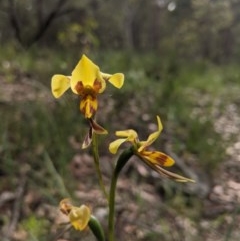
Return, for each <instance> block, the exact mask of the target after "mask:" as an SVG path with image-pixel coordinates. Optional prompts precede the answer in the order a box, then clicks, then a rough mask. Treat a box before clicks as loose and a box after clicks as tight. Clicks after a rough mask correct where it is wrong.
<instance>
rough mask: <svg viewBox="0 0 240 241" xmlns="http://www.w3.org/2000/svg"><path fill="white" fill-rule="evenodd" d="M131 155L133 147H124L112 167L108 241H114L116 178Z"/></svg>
mask: <svg viewBox="0 0 240 241" xmlns="http://www.w3.org/2000/svg"><path fill="white" fill-rule="evenodd" d="M132 155H133V148H129V149H126V150H125V151H124V152H122V154H121V155H120V156H119V158H118V161H117V165H116V167H115V169H114V172H113V176H112V180H111V186H110V194H109V216H108V241H114V240H115V236H114V212H115V191H116V186H117V180H118V176H119V173H120V172H121V170H122V168H123V167H124V166H125V164H126V163H127V161H128V160H129V159H130V158H131V157H132Z"/></svg>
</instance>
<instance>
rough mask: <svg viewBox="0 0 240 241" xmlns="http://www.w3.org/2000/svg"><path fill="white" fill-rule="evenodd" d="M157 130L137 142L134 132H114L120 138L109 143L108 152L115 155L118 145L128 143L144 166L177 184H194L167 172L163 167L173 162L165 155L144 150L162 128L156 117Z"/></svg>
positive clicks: (130, 130)
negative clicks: (144, 139) (145, 138)
mask: <svg viewBox="0 0 240 241" xmlns="http://www.w3.org/2000/svg"><path fill="white" fill-rule="evenodd" d="M157 123H158V130H157V131H155V132H153V133H152V134H150V135H149V136H148V138H147V140H146V141H139V139H138V134H137V133H136V131H134V130H132V129H129V130H124V131H116V133H115V134H116V136H118V137H121V138H120V139H117V140H115V141H113V142H112V143H110V145H109V151H110V152H111V153H112V154H116V153H117V151H118V149H119V147H120V145H121V144H123V143H124V142H130V143H132V145H133V146H134V149H135V155H137V156H138V157H139V158H140V159H141V160H142V161H143V162H144V163H145V164H147V165H148V166H149V167H151V168H152V169H153V170H155V171H156V172H158V173H159V174H161V175H163V176H166V177H169V178H172V179H174V180H176V181H179V182H189V181H190V182H194V181H193V180H191V179H188V178H185V177H182V176H180V175H178V174H175V173H172V172H169V171H167V170H165V169H163V168H162V166H163V167H169V166H172V165H173V164H174V163H175V162H174V160H173V159H172V158H171V157H170V156H168V155H167V154H165V153H163V152H160V151H148V150H146V148H147V147H149V146H150V145H151V144H152V143H153V142H154V141H155V140H156V139H157V138H158V137H159V135H160V133H161V131H162V129H163V126H162V123H161V120H160V117H159V116H157Z"/></svg>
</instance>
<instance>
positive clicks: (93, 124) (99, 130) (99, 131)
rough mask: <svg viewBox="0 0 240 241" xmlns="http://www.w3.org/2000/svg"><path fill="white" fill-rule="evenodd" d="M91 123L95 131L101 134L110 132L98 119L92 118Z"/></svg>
mask: <svg viewBox="0 0 240 241" xmlns="http://www.w3.org/2000/svg"><path fill="white" fill-rule="evenodd" d="M89 121H90V125H91V127H92V129H93V132H95V133H96V134H99V135H105V134H108V131H107V130H106V129H104V128H103V127H102V126H100V125H99V124H98V123H97V122H96V121H94V120H93V119H92V118H91V119H89Z"/></svg>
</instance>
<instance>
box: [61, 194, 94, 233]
mask: <svg viewBox="0 0 240 241" xmlns="http://www.w3.org/2000/svg"><path fill="white" fill-rule="evenodd" d="M59 208H60V211H61V212H62V213H64V214H65V215H67V216H68V218H69V221H70V223H71V224H72V226H73V227H74V228H75V229H76V230H79V231H82V230H84V229H85V228H86V227H87V226H88V222H89V220H90V218H91V211H90V209H89V207H88V206H86V205H81V206H80V207H75V206H73V205H72V204H71V202H70V200H69V199H67V198H66V199H63V200H62V201H61V202H60V204H59Z"/></svg>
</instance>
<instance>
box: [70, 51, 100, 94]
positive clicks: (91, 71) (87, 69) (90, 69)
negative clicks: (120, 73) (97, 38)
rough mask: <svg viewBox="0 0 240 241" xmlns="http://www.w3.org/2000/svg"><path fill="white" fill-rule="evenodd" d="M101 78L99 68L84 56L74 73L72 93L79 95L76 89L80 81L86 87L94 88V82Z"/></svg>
mask: <svg viewBox="0 0 240 241" xmlns="http://www.w3.org/2000/svg"><path fill="white" fill-rule="evenodd" d="M99 77H100V78H101V75H100V70H99V67H98V66H97V65H95V64H94V63H93V62H92V61H91V60H90V59H89V58H88V57H87V56H86V55H83V56H82V58H81V59H80V61H79V62H78V64H77V66H76V67H75V69H74V70H73V72H72V81H71V88H72V91H73V92H74V93H76V94H77V92H76V89H75V87H76V85H77V83H78V82H79V81H81V82H82V83H83V85H84V86H87V85H88V86H91V87H92V86H93V83H94V81H95V80H96V79H98V78H99Z"/></svg>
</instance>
